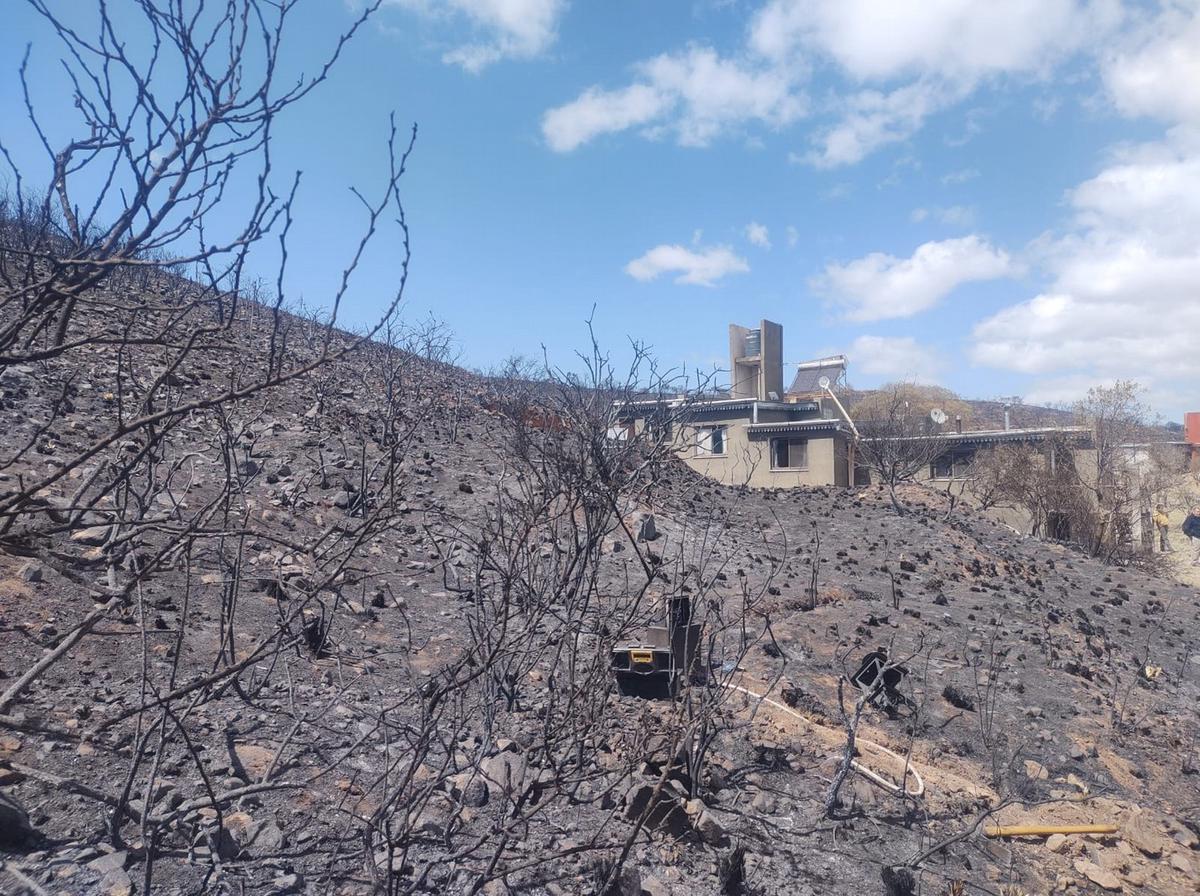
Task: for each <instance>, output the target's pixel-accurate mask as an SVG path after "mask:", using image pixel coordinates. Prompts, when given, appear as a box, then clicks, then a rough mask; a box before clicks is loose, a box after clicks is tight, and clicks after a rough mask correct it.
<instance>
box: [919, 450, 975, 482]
mask: <svg viewBox="0 0 1200 896" xmlns="http://www.w3.org/2000/svg"><path fill="white" fill-rule="evenodd" d="M974 463H975V452H973V451H957V452H954V451H947V452H946V453H945V454H943V455H941V456H940V457H937V458H935V459H934V460H933V462H932V463H930V464H929V478H930V479H970V478H972V477H973V476H974V475H975V474H974V473H973V472H972V470H971V465H972V464H974Z"/></svg>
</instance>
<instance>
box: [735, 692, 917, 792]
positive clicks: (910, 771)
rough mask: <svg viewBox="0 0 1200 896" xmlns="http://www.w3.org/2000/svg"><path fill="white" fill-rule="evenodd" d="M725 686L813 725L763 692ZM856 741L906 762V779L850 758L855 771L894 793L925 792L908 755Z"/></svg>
mask: <svg viewBox="0 0 1200 896" xmlns="http://www.w3.org/2000/svg"><path fill="white" fill-rule="evenodd" d="M725 687H727V688H729V689H730V690H731V691H740V692H741V693H743V694H746V695H747V696H749V697H753V698H754V699H755V700H761V701H762V702H763V703H766V704H767V705H768V706H772V707H774V708H775V709H778V710H780V711H782V712H785V713H787V714H788V715H790V716H794V717H795V718H797V719H799V720H800V721H801V722H803V723H804V724H805V725H808V726H810V727H812V726H813V723H812V722H811V721H810V720H809V719H808V718H806V717H805V716H803V715H801V714H800V713H798V712H796V710H794V709H792V708H791V707H790V706H785V705H784V704H782V703H780V702H779V701H778V700H772V699H771V698H770V697H766V696H764V695H762V694H756V693H754V691H751V690H747V689H746V688H743V687H739V686H738V685H736V684H727V685H725ZM854 743H855V746H859V747H866V748H867V749H869V750H876V751H878V752H880V753H883V754H884V755H885V756H891V757H892V758H893V759H895V760H897V761H898V762H902V763H904V779H903V783H901V784H894V783H893V782H891V781H889V780H888V779H887V778H885V777H883V776H882V775H880V774H877V773H876V772H874V771H872V770H871V769H869V768H867V767H866V766H865V765H863V764H862V763H861V762H859V761H858V760H856V759H852V760H850V766H851V768H853V769H854V770H855V771H857V772H858V773H859V774H860V775H863V776H864V777H867V778H870V779H871V780H872V781H874V782H875V783H876V784H878V785H879V786H880V787H883V788H885V789H886V790H890V791H891V792H892V793H902V794H905V795H907V796H911V797H919V796H922V795H923V794H924V793H925V780H924V779H923V778H922V777H921V773H920V772H918V771H917V770H916V768H914V767H913V764H912V763H911V762H909V760H908V757H906V756H901V755H900V754H899V753H896V752H895V751H893V750H889V749H888V748H887V747H885V746H883V744H877V743H875V742H874V741H871V740H867V739H866V738H863V737H856V738H855V739H854ZM909 775H912V777H913V780H915V781H916V782H917V789H916V790H909V789H908V776H909Z"/></svg>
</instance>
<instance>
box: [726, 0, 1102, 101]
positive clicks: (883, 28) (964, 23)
mask: <svg viewBox="0 0 1200 896" xmlns="http://www.w3.org/2000/svg"><path fill="white" fill-rule="evenodd" d="M1116 17H1117V4H1116V2H1115V0H1098V2H1080V0H1005V2H1003V3H980V2H978V0H889V2H887V3H879V2H878V0H771V2H769V3H767V4H766V5H765V6H764V7H763V8H762V9H761V10H760V11H759V12H758V13H757V15H756V16H755V17H754V20H753V22H752V23H751V36H750V42H751V45H752V46H753V47H754V48H755V49H756V50H757V51H759V52H760V53H762V54H764V55H765V56H767V57H769V58H772V59H777V60H786V59H790V58H792V57H794V56H795V55H796V54H801V53H804V52H805V51H811V50H818V51H820V52H822V53H824V54H826V55H828V56H829V57H831V58H832V59H833V60H834V61H835V62H836V63H837V64H838V65H839V66H840V67H841V68H842V69H843V70H844V71H845V72H846V73H847V74H848V75H850V76H851V77H852V78H855V79H857V80H860V81H871V80H875V81H881V80H885V79H893V78H927V77H937V78H939V79H943V80H946V81H956V82H961V81H968V82H974V81H975V80H977V79H979V78H981V77H984V76H987V75H992V74H1011V73H1019V72H1039V71H1044V70H1045V69H1047V68H1048V67H1049V66H1051V65H1053V64H1054V63H1055V62H1056V61H1057V60H1058V59H1059V58H1061V57H1062V55H1063V54H1064V53H1066V52H1069V51H1071V50H1073V49H1075V48H1077V47H1079V46H1080V45H1081V44H1082V43H1083V42H1084V41H1086V40H1088V39H1089V38H1094V37H1095V36H1096V35H1097V34H1102V33H1104V32H1105V31H1106V30H1107V29H1108V28H1109V27H1111V26H1112V24H1113V23H1114V22H1115V20H1116Z"/></svg>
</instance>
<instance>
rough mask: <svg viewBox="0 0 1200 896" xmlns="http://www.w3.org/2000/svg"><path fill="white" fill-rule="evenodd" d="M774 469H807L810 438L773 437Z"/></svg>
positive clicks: (772, 464)
mask: <svg viewBox="0 0 1200 896" xmlns="http://www.w3.org/2000/svg"><path fill="white" fill-rule="evenodd" d="M771 469H772V470H807V469H808V439H771Z"/></svg>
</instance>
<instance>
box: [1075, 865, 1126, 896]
mask: <svg viewBox="0 0 1200 896" xmlns="http://www.w3.org/2000/svg"><path fill="white" fill-rule="evenodd" d="M1075 870H1076V871H1077V872H1079V873H1080V874H1082V875H1083V876H1084V877H1086V878H1087V879H1088V880H1090V881H1091V882H1092V883H1094V884H1095V885H1096V886H1098V887H1100V888H1101V889H1104V890H1120V889H1121V879H1120V878H1119V877H1117V876H1116V875H1115V874H1113V873H1112V872H1111V871H1106V870H1105V869H1103V868H1101V867H1100V866H1099V865H1097V864H1096V863H1095V862H1089V861H1088V860H1087V859H1076V860H1075Z"/></svg>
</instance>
